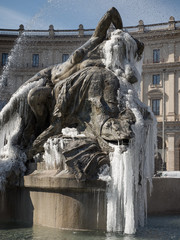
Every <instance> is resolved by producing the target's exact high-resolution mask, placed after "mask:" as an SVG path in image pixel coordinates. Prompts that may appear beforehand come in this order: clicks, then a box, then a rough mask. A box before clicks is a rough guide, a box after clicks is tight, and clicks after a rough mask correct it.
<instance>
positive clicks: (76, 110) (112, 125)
mask: <svg viewBox="0 0 180 240" xmlns="http://www.w3.org/2000/svg"><path fill="white" fill-rule="evenodd" d="M111 24H113V25H114V27H115V29H116V30H115V31H114V32H112V33H111V34H109V36H108V33H107V31H108V28H109V26H110V25H111ZM122 28H123V24H122V20H121V17H120V15H119V13H118V11H117V10H116V9H115V8H111V9H110V10H109V11H107V12H106V14H105V15H104V16H103V17H102V19H101V20H100V22H99V23H98V26H97V27H96V29H95V32H94V34H93V35H92V37H91V38H90V39H89V40H88V41H87V42H86V43H85V44H84V45H83V46H82V47H80V48H78V49H77V50H76V51H75V52H74V53H73V54H72V55H71V57H70V58H69V60H67V62H65V63H64V64H58V65H56V66H52V67H49V68H47V69H44V70H42V71H40V72H39V73H38V74H36V75H35V76H34V77H33V78H31V79H30V80H29V81H27V82H26V83H25V86H26V85H27V84H34V83H35V84H34V85H33V87H31V88H30V89H29V90H28V91H27V96H26V97H25V98H26V99H27V102H28V105H29V107H28V113H27V115H28V117H27V119H26V123H22V124H21V131H20V132H21V133H20V136H21V137H18V144H19V146H20V148H21V149H23V150H24V152H25V153H26V156H27V159H28V160H29V161H31V159H33V157H34V156H35V155H36V154H38V153H43V152H44V144H45V142H46V141H47V140H48V139H49V138H51V137H53V136H58V137H63V136H62V129H63V128H66V127H68V128H76V129H77V131H78V133H81V134H83V135H84V136H83V137H81V138H78V137H77V138H76V139H74V140H73V141H70V142H69V143H68V144H67V146H65V148H64V149H63V152H62V154H63V155H64V158H65V163H66V165H67V166H68V168H69V170H70V171H71V172H72V173H74V175H75V177H76V178H77V179H78V180H85V179H92V178H96V177H97V174H98V171H99V169H100V167H101V166H102V165H104V164H109V152H110V151H112V149H111V147H110V146H109V143H114V144H117V143H119V144H122V145H128V143H129V141H130V139H131V138H133V136H134V134H133V131H132V129H131V125H133V124H134V123H135V121H136V118H135V115H134V114H133V112H132V110H131V107H130V104H129V101H131V100H129V98H128V97H127V96H131V97H133V95H132V94H131V92H132V91H133V85H135V84H137V82H138V77H139V73H138V71H137V69H136V66H135V63H136V62H138V61H139V60H140V59H141V55H142V53H143V49H144V45H143V44H142V43H140V42H139V41H138V40H136V39H134V38H132V37H131V36H130V35H129V34H128V33H125V32H123V31H122ZM129 51H131V52H132V54H130V53H129ZM114 60H115V61H114ZM135 101H136V104H137V105H138V104H139V102H138V101H139V100H137V99H136V97H135ZM139 109H140V112H141V113H142V115H143V118H144V119H146V118H148V117H149V113H148V111H147V108H146V107H145V106H144V107H142V104H139ZM6 112H7V114H5V115H7V116H4V117H3V119H4V121H5V122H6V121H8V119H9V117H8V116H9V114H8V111H6ZM22 115H23V114H22ZM21 117H22V116H21ZM16 144H17V143H16Z"/></svg>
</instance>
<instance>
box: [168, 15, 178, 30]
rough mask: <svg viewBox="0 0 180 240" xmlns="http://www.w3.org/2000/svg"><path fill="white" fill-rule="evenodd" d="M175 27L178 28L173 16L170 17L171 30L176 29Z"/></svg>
mask: <svg viewBox="0 0 180 240" xmlns="http://www.w3.org/2000/svg"><path fill="white" fill-rule="evenodd" d="M174 29H176V24H175V18H174V17H173V16H171V17H170V18H169V30H174Z"/></svg>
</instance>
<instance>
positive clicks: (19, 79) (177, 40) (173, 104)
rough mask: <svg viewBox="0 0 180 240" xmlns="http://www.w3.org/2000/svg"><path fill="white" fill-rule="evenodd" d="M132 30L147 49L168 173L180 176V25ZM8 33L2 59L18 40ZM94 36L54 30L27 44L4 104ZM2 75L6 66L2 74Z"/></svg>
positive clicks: (146, 70)
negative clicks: (36, 62) (177, 172)
mask: <svg viewBox="0 0 180 240" xmlns="http://www.w3.org/2000/svg"><path fill="white" fill-rule="evenodd" d="M171 20H172V19H171ZM126 30H127V31H129V32H130V34H131V35H133V36H134V37H135V38H137V39H139V40H140V41H142V42H143V43H144V45H145V50H144V60H143V72H142V83H141V88H142V89H141V90H142V92H141V100H142V101H143V102H144V103H145V104H147V105H149V106H151V107H152V103H153V101H154V102H156V100H158V101H159V113H158V115H157V116H156V117H157V121H158V136H159V139H160V140H161V141H162V140H163V138H164V146H165V150H164V154H163V150H162V146H163V144H162V143H161V144H160V145H161V148H159V149H158V151H159V152H160V154H161V155H162V158H163V161H165V162H166V168H167V170H180V137H179V136H180V21H176V22H175V20H172V21H169V22H168V23H166V24H159V25H157V24H156V25H143V22H142V21H141V25H139V27H138V28H134V30H133V28H132V29H131V28H128V27H127V28H126ZM7 32H8V30H6V31H5V34H2V33H1V34H0V55H2V53H5V52H10V50H11V48H12V47H13V45H14V43H15V40H16V38H17V36H15V35H12V34H7ZM91 33H92V31H87V32H86V30H84V29H83V27H82V26H81V27H80V29H79V30H78V31H77V32H73V31H69V33H68V34H66V35H65V34H64V33H63V32H60V31H59V32H57V31H54V30H52V31H51V32H48V31H47V33H46V35H43V36H41V35H40V33H39V35H38V34H36V36H33V34H31V36H29V37H26V38H22V41H20V48H19V51H18V52H19V53H18V54H17V56H15V58H14V60H13V61H12V64H11V67H10V71H9V72H10V74H9V76H8V78H7V84H6V85H7V86H6V88H5V89H4V90H3V92H1V95H0V100H1V101H2V100H5V101H7V100H8V99H9V98H10V95H11V94H12V93H13V92H15V91H16V89H17V88H18V87H19V86H20V85H21V84H22V83H23V82H25V81H26V80H27V79H29V78H31V77H32V76H33V75H34V74H35V73H37V72H38V71H40V70H41V69H43V68H45V67H47V66H50V65H53V64H57V63H61V62H62V56H63V54H69V55H70V54H71V53H72V52H73V51H74V50H75V49H77V48H78V47H79V46H81V45H82V44H83V43H85V42H86V41H87V40H88V39H89V38H90V36H91ZM155 49H156V50H157V49H159V61H158V62H157V63H154V61H153V51H154V50H155ZM33 54H39V65H38V67H33V66H32V56H33ZM0 64H1V65H2V59H0ZM2 70H3V68H2V66H1V67H0V71H1V73H2ZM158 74H159V75H160V82H159V83H158V84H153V75H158ZM163 136H164V137H163Z"/></svg>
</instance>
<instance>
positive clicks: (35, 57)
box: [32, 54, 39, 67]
mask: <svg viewBox="0 0 180 240" xmlns="http://www.w3.org/2000/svg"><path fill="white" fill-rule="evenodd" d="M32 66H33V67H39V54H33V57H32Z"/></svg>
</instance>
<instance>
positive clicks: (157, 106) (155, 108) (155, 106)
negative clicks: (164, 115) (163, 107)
mask: <svg viewBox="0 0 180 240" xmlns="http://www.w3.org/2000/svg"><path fill="white" fill-rule="evenodd" d="M152 111H153V113H154V115H156V116H158V115H160V99H153V100H152Z"/></svg>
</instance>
